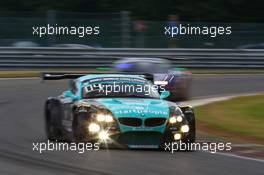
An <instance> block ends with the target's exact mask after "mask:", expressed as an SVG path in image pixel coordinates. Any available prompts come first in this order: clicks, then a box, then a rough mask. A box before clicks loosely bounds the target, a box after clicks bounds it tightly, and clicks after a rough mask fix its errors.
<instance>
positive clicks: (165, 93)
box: [160, 91, 170, 99]
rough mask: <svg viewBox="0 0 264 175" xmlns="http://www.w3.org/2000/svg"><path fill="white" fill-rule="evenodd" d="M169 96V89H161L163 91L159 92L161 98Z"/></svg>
mask: <svg viewBox="0 0 264 175" xmlns="http://www.w3.org/2000/svg"><path fill="white" fill-rule="evenodd" d="M169 96H170V91H163V92H161V94H160V98H161V99H164V98H167V97H169Z"/></svg>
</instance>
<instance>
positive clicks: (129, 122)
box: [118, 117, 142, 126]
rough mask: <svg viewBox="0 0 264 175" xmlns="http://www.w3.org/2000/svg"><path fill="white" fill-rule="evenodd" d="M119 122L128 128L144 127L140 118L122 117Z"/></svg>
mask: <svg viewBox="0 0 264 175" xmlns="http://www.w3.org/2000/svg"><path fill="white" fill-rule="evenodd" d="M118 121H119V122H120V123H121V124H122V125H126V126H141V125H142V120H141V119H139V118H132V117H121V118H119V119H118Z"/></svg>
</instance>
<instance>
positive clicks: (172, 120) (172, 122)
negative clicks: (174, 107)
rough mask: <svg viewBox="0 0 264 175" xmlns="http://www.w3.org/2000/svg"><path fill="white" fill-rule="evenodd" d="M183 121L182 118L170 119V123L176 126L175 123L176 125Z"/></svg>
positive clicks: (174, 117)
mask: <svg viewBox="0 0 264 175" xmlns="http://www.w3.org/2000/svg"><path fill="white" fill-rule="evenodd" d="M182 120H183V118H182V116H173V117H171V118H170V119H169V122H170V123H171V124H174V123H176V122H179V123H180V122H182Z"/></svg>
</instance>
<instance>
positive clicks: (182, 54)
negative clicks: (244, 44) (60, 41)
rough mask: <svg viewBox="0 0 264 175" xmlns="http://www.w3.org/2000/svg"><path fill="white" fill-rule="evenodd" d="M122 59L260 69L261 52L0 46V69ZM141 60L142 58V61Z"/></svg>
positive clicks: (81, 65)
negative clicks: (133, 58) (147, 59)
mask: <svg viewBox="0 0 264 175" xmlns="http://www.w3.org/2000/svg"><path fill="white" fill-rule="evenodd" d="M124 57H159V58H166V59H168V60H170V61H171V62H172V64H174V65H175V66H179V67H186V68H206V69H213V68H232V69H234V68H237V69H239V68H246V69H263V68H264V49H263V50H262V49H184V48H183V49H182V48H175V49H154V48H150V49H137V48H91V49H78V48H59V47H57V48H55V47H34V48H33V47H32V48H28V47H27V48H16V47H0V68H2V69H3V68H4V69H6V68H7V69H8V68H27V69H30V68H58V67H60V68H96V67H108V66H111V65H112V64H113V62H114V61H116V60H119V59H120V58H124ZM142 59H144V58H142Z"/></svg>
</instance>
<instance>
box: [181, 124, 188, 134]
mask: <svg viewBox="0 0 264 175" xmlns="http://www.w3.org/2000/svg"><path fill="white" fill-rule="evenodd" d="M189 130H190V128H189V126H188V125H182V127H181V132H183V133H186V132H189Z"/></svg>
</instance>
